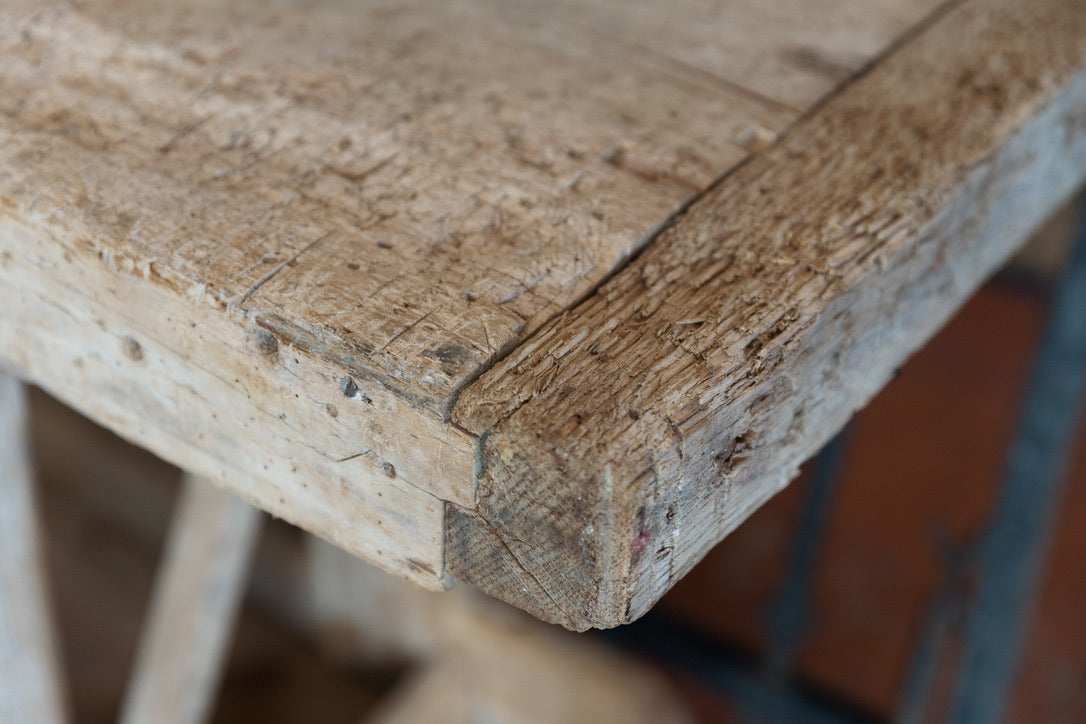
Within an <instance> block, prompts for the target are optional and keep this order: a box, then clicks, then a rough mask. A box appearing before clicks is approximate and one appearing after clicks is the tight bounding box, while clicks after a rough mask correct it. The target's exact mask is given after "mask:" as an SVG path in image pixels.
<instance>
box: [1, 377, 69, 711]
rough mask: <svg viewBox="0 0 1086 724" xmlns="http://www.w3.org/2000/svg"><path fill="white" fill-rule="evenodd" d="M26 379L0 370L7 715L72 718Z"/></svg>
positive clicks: (4, 699) (3, 658) (3, 648)
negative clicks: (34, 473) (36, 491)
mask: <svg viewBox="0 0 1086 724" xmlns="http://www.w3.org/2000/svg"><path fill="white" fill-rule="evenodd" d="M44 565H45V556H44V555H43V553H42V550H41V548H40V545H39V538H38V528H37V518H36V515H35V510H34V496H33V489H32V482H31V465H30V454H29V444H28V440H27V436H26V396H25V391H24V390H23V386H22V383H20V382H19V381H18V380H17V379H15V378H14V377H11V376H8V375H5V374H4V373H3V372H2V371H0V722H44V723H46V724H48V722H62V721H65V720H66V718H67V717H66V712H65V708H66V707H65V703H64V700H65V696H64V687H63V685H62V683H61V678H60V667H59V665H58V663H57V662H58V660H59V658H58V656H57V644H56V637H55V635H54V633H53V628H52V618H51V615H50V612H51V607H50V606H49V600H48V596H47V592H46V576H45V567H44Z"/></svg>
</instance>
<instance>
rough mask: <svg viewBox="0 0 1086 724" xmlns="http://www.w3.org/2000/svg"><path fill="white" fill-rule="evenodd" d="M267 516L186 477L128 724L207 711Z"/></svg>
mask: <svg viewBox="0 0 1086 724" xmlns="http://www.w3.org/2000/svg"><path fill="white" fill-rule="evenodd" d="M260 518H261V513H260V511H259V510H258V509H256V508H254V507H252V506H250V505H248V504H247V503H245V502H243V501H241V500H240V499H238V498H236V497H234V496H232V495H230V494H229V493H225V492H223V491H221V490H220V489H218V488H216V487H214V486H212V485H211V484H209V483H207V482H205V481H203V480H199V479H197V478H193V477H186V479H185V484H184V487H183V489H182V493H181V499H180V501H179V503H178V508H177V511H176V512H175V513H174V518H173V523H172V527H171V530H170V534H169V539H168V540H167V543H166V552H165V556H164V559H163V562H162V563H161V564H160V568H159V572H158V579H157V581H156V582H155V590H154V594H153V596H152V599H151V607H150V612H149V614H148V617H147V620H146V623H145V624H144V630H143V634H142V638H141V641H140V646H139V651H138V653H137V656H136V663H135V667H134V669H133V674H132V679H131V680H130V682H129V688H128V692H127V694H126V696H125V702H124V709H123V714H122V717H121V721H122V722H123V724H144V723H146V722H155V723H156V724H196V723H197V722H201V721H204V720H205V719H206V717H207V715H208V713H209V710H210V705H211V703H212V702H213V700H214V695H215V692H216V690H217V688H218V681H219V675H220V672H221V669H222V664H223V661H224V659H225V655H226V652H227V650H228V646H229V642H230V639H231V636H230V634H231V631H232V629H233V624H234V620H235V618H236V615H237V611H238V608H239V606H240V604H241V599H242V594H243V593H244V591H245V584H246V582H247V580H248V576H249V565H250V562H251V559H252V554H253V549H254V547H255V543H256V540H257V534H258V532H259V529H260Z"/></svg>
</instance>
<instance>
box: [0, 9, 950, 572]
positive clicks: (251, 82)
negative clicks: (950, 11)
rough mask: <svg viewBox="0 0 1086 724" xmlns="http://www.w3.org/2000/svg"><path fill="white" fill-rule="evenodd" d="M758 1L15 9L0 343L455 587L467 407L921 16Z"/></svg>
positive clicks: (4, 73) (14, 356)
mask: <svg viewBox="0 0 1086 724" xmlns="http://www.w3.org/2000/svg"><path fill="white" fill-rule="evenodd" d="M763 5H764V4H762V3H756V2H742V3H734V4H730V5H728V4H726V5H722V6H717V5H714V4H712V3H706V2H703V1H702V0H684V2H683V3H682V4H681V7H677V8H676V9H675V10H676V11H675V12H673V13H670V14H665V15H664V16H661V15H660V13H659V11H658V10H654V9H653V7H652V6H651V4H645V3H640V4H638V5H636V6H635V5H630V6H627V5H626V4H625V3H618V2H610V3H608V2H588V1H587V0H586V1H584V2H566V3H565V4H564V5H563V12H561V13H555V12H552V11H551V10H550V9H544V7H543V6H540V5H538V4H536V3H530V2H513V3H509V2H493V1H491V0H475V1H473V2H456V3H446V2H426V1H425V0H414V1H412V0H401V1H399V2H384V3H371V4H365V5H361V6H360V5H358V4H350V3H337V2H328V3H319V4H312V3H301V2H283V3H276V4H267V3H262V2H257V0H245V1H243V2H226V1H225V0H185V1H184V2H179V3H169V4H162V3H154V2H150V0H93V1H92V2H82V3H79V4H78V5H75V4H64V3H58V4H51V5H47V6H42V5H41V4H40V3H38V2H36V0H11V1H10V2H5V3H4V5H3V7H2V8H0V168H3V169H4V171H3V173H2V174H0V302H2V304H3V309H4V310H5V313H4V314H3V316H2V318H0V354H2V355H4V356H6V357H8V358H9V359H10V360H12V361H13V362H14V363H15V364H16V366H17V367H18V368H20V369H21V370H22V371H23V373H24V374H27V375H28V376H30V377H31V378H32V379H34V380H35V381H36V382H38V383H39V384H41V385H42V386H44V387H45V388H47V389H48V390H49V391H50V392H51V393H52V394H54V395H55V396H57V397H59V398H60V399H62V400H64V401H66V402H68V403H69V404H71V405H73V406H75V407H76V408H77V409H79V410H81V411H83V412H84V413H86V414H88V415H89V416H91V417H92V418H94V419H96V420H98V421H100V422H102V423H103V424H106V425H108V426H109V427H110V428H112V429H113V430H115V431H116V432H118V433H120V434H122V435H123V436H125V437H126V438H128V439H129V440H132V441H134V442H138V443H139V444H141V445H143V446H145V447H147V448H149V449H151V450H152V451H154V452H155V453H157V454H159V455H161V456H162V457H164V458H166V459H168V460H170V461H171V462H174V463H176V464H178V465H180V466H182V467H184V468H185V469H187V470H189V471H191V472H193V473H196V474H199V475H201V476H204V477H207V478H208V479H211V480H214V481H215V482H216V483H217V484H219V485H225V486H227V487H229V488H231V489H232V490H235V491H236V492H238V493H239V494H241V495H243V496H244V497H245V498H246V499H247V500H249V501H251V502H253V503H255V504H258V505H259V506H261V507H262V508H264V509H266V510H269V511H271V512H272V513H274V514H275V515H278V516H281V517H284V518H287V519H288V520H291V521H292V522H294V523H297V524H299V525H302V526H304V527H305V528H307V529H309V530H311V531H314V532H316V533H318V534H320V535H322V536H324V537H326V538H327V539H329V540H330V541H332V542H334V543H336V544H337V545H339V546H341V547H343V548H345V549H347V550H349V551H351V552H353V553H355V554H356V555H360V556H363V557H365V558H367V559H369V560H372V561H375V562H377V563H379V564H380V565H382V566H383V567H385V568H386V569H388V570H391V571H394V572H396V573H398V574H400V575H402V576H405V577H408V578H411V579H413V580H415V581H416V582H418V583H421V584H422V585H425V586H429V587H443V586H446V585H448V584H449V582H450V579H449V578H448V577H447V576H445V575H444V559H443V545H444V505H445V502H446V501H450V502H454V503H456V504H458V505H460V506H462V507H465V508H470V507H472V506H473V505H474V502H475V492H476V480H475V464H476V462H477V461H476V459H475V448H476V439H475V437H474V436H473V435H470V434H468V433H466V432H465V431H463V430H460V429H459V428H458V427H457V426H455V425H451V424H448V422H447V421H446V419H445V418H446V417H447V416H448V414H449V409H450V407H451V405H452V404H453V403H454V402H455V399H456V395H457V392H458V390H459V389H461V388H462V387H463V386H464V385H465V384H467V383H468V382H470V380H472V379H474V378H475V377H476V376H477V375H478V374H479V373H480V372H481V371H483V370H484V369H486V368H487V367H488V366H489V365H490V364H492V363H493V361H494V360H495V359H497V358H499V357H500V356H502V355H504V354H506V353H507V352H508V351H509V350H510V349H511V348H512V347H513V346H515V344H516V343H517V342H519V341H521V340H523V339H525V338H526V337H527V336H528V335H529V334H530V333H531V332H532V331H533V330H535V329H537V328H538V327H539V326H540V325H541V324H543V323H544V322H545V321H546V320H548V319H550V318H551V317H553V316H554V315H556V314H559V313H561V312H562V311H563V310H564V309H565V308H567V307H568V306H570V305H571V304H573V303H574V302H576V301H577V300H578V299H579V298H581V297H583V296H584V295H585V294H587V293H588V292H590V291H591V290H592V289H593V288H594V287H595V285H597V284H598V283H599V282H600V281H602V280H603V279H604V278H606V276H607V275H608V274H609V273H611V271H612V270H613V269H614V268H615V267H616V265H618V264H620V263H621V262H622V260H623V259H625V258H627V257H628V255H629V254H630V253H631V252H632V251H634V250H635V249H637V248H639V247H640V246H641V245H643V244H644V243H645V241H646V240H647V239H648V238H650V234H651V232H652V231H653V230H654V228H656V227H657V226H658V225H659V224H660V223H661V222H662V221H663V220H664V219H665V218H666V217H667V216H668V215H669V214H670V213H671V212H673V211H675V210H676V209H678V208H680V207H681V205H682V204H683V203H685V202H686V201H687V200H688V199H689V198H690V197H691V196H692V195H693V194H695V193H696V192H698V191H700V190H701V189H703V188H704V187H705V186H706V185H708V184H709V183H710V182H711V181H712V180H713V179H715V178H716V177H717V176H718V175H720V174H721V173H723V172H724V171H725V170H726V169H728V168H729V167H731V166H733V165H734V164H736V163H738V162H740V161H741V160H742V159H744V158H746V157H747V156H748V155H749V154H750V153H751V152H752V151H757V150H758V149H760V148H762V147H764V146H765V144H767V143H769V142H770V141H771V140H772V139H773V138H774V137H775V136H776V135H777V134H778V133H779V132H780V131H781V130H782V129H784V128H786V127H787V126H788V125H789V124H790V123H791V122H793V121H794V119H795V118H796V117H797V115H798V114H799V113H800V112H801V111H802V110H805V109H807V108H809V107H810V103H811V102H813V99H817V98H820V97H822V96H823V95H824V94H825V93H827V92H828V91H830V90H831V89H832V88H834V87H835V86H836V84H839V83H840V82H842V80H843V79H844V78H845V77H846V76H847V75H848V74H849V73H850V72H852V71H854V70H856V69H857V68H860V67H862V66H863V64H864V63H867V62H869V61H870V60H871V59H872V58H873V57H874V56H875V54H877V53H878V52H880V51H882V50H883V49H885V48H886V47H887V46H888V45H889V44H890V43H891V41H893V40H894V39H895V38H897V37H898V36H900V35H901V33H902V32H904V31H905V30H906V29H907V28H909V27H910V26H911V25H912V24H914V23H916V22H917V21H918V20H919V19H921V18H922V17H924V16H925V15H926V14H927V13H928V12H929V11H930V10H931V8H932V7H933V6H934V0H892V1H889V2H885V3H881V4H880V5H879V7H878V9H877V11H875V10H873V9H871V8H870V7H869V3H867V2H864V1H862V0H849V2H819V3H816V4H815V5H812V6H811V9H809V10H805V11H800V10H799V9H797V8H796V7H792V6H791V5H789V6H788V7H786V6H785V5H781V6H780V7H779V8H775V9H774V8H765V7H763ZM678 10H682V12H678ZM695 17H696V18H697V19H698V21H697V22H696V23H695V22H690V21H688V20H686V19H685V18H695ZM754 38H758V39H759V41H758V42H752V39H754ZM668 48H670V49H671V50H668Z"/></svg>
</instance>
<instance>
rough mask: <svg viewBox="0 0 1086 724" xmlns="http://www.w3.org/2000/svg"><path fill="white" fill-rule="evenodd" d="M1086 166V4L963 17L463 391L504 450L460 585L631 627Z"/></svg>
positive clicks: (927, 33) (706, 203)
mask: <svg viewBox="0 0 1086 724" xmlns="http://www.w3.org/2000/svg"><path fill="white" fill-rule="evenodd" d="M1084 175H1086V4H1084V3H1083V2H1081V0H1030V1H1023V0H972V1H967V2H963V3H961V4H960V5H959V6H958V7H957V8H956V9H953V10H952V11H950V12H949V14H947V15H946V16H945V17H942V18H940V19H939V20H938V21H937V22H935V23H933V24H932V25H931V26H930V27H928V28H927V29H925V30H924V31H923V32H922V33H920V34H919V35H918V37H916V38H914V39H913V40H912V41H910V42H908V43H906V44H905V45H904V47H902V48H901V49H900V50H898V51H897V52H896V53H894V54H893V55H891V56H890V57H889V58H887V59H885V60H884V61H883V62H882V63H880V64H878V65H877V66H876V67H875V68H874V69H873V70H872V71H871V72H870V73H869V74H868V75H867V76H865V77H863V78H861V79H860V80H858V81H856V82H855V83H854V84H852V85H851V86H849V87H848V88H847V89H846V90H845V91H844V92H842V93H841V94H840V95H838V96H837V97H835V98H833V99H832V100H831V101H829V102H828V103H827V104H826V105H824V106H823V107H822V108H820V109H819V111H818V112H817V113H815V114H813V115H812V116H810V117H808V118H807V119H806V120H805V121H804V122H802V123H801V124H799V125H798V126H797V127H796V128H795V129H793V130H792V131H791V132H790V133H789V135H788V136H787V137H786V138H785V139H783V141H782V142H781V143H780V144H779V145H777V146H775V147H773V148H771V149H770V150H768V151H767V152H766V153H765V154H764V155H761V156H759V157H756V158H754V159H752V160H751V161H750V162H749V163H747V164H746V165H744V166H743V167H742V168H740V169H738V170H737V171H736V172H735V173H734V174H732V175H731V176H730V177H728V178H727V179H725V180H724V181H723V182H722V183H721V184H720V185H719V186H718V187H717V188H715V189H713V190H711V191H710V192H709V193H707V194H706V195H705V197H704V198H703V199H701V200H700V201H698V202H697V203H696V204H694V205H693V206H692V207H691V209H690V210H689V212H688V213H686V214H685V215H684V216H683V217H682V218H680V219H679V220H678V221H677V222H676V224H675V225H674V227H673V228H671V229H668V230H667V231H666V232H665V233H663V234H662V235H661V236H660V238H659V239H657V240H656V241H655V242H654V243H653V244H651V245H650V246H649V247H648V249H647V250H646V252H645V253H644V254H643V255H641V256H640V257H639V258H638V259H636V260H635V261H634V262H633V263H631V264H630V265H629V266H628V267H627V268H626V269H624V270H622V272H621V273H620V274H618V275H617V276H615V277H614V278H613V279H612V280H610V281H609V282H608V283H607V284H605V285H604V286H603V287H602V288H601V289H600V290H599V292H598V293H596V294H595V295H593V296H592V297H591V298H590V299H588V300H587V301H586V302H585V303H583V304H582V305H580V306H579V307H577V308H576V309H574V310H573V311H572V312H570V313H569V314H567V315H565V316H564V317H563V318H561V319H559V320H556V321H555V322H554V323H552V324H550V325H548V326H547V327H546V328H545V329H544V330H543V331H542V332H541V333H540V334H538V335H537V336H536V337H535V338H534V339H532V340H530V341H529V342H527V343H526V344H524V345H522V346H521V347H519V348H518V349H517V350H515V351H514V352H513V353H512V354H511V355H510V356H509V357H508V358H507V359H505V360H504V361H502V362H501V363H500V364H498V365H497V366H495V367H494V368H493V369H491V370H489V371H488V372H487V373H486V374H484V375H483V376H482V377H481V378H480V380H479V381H478V382H477V383H475V384H474V385H473V386H471V387H470V388H468V389H467V390H465V392H464V394H463V395H462V396H461V398H460V403H459V405H458V407H457V408H456V410H455V411H454V419H455V420H456V421H457V422H458V423H460V424H461V425H463V426H464V427H465V428H466V429H468V430H470V431H472V432H474V433H476V434H479V435H485V436H486V437H485V438H484V439H485V443H484V449H483V452H482V462H481V466H480V467H481V470H482V475H481V477H480V493H479V503H478V506H477V508H476V509H475V510H467V509H460V508H458V507H456V506H452V505H450V506H449V521H448V525H449V531H448V533H447V543H446V550H447V553H446V565H447V567H448V569H449V571H450V572H451V573H452V574H453V575H455V576H459V577H461V578H463V579H465V580H468V581H471V582H473V583H476V584H477V585H479V586H480V587H482V588H483V589H484V590H487V591H490V592H492V593H494V594H495V595H498V596H500V597H502V598H504V599H506V600H508V601H511V602H514V603H515V604H516V605H518V606H520V607H523V608H526V609H528V610H531V611H534V612H536V613H537V614H538V615H540V616H542V617H544V618H546V619H548V620H552V621H557V622H560V623H562V624H564V625H566V626H570V627H575V628H585V627H588V626H612V625H616V624H619V623H622V622H625V621H629V620H631V619H633V618H636V617H637V616H639V615H640V614H642V613H643V612H644V611H645V610H647V609H648V607H649V606H651V605H652V603H653V602H655V601H656V600H657V599H658V598H659V597H660V596H661V595H662V594H663V593H664V592H665V591H666V590H667V589H668V588H669V587H670V586H671V585H672V583H673V582H674V581H675V580H676V579H677V578H679V577H680V576H682V575H683V574H684V573H685V572H686V571H687V570H689V568H690V567H691V566H692V565H693V564H694V563H695V562H697V560H698V559H699V558H700V557H701V556H702V555H703V554H704V552H705V551H706V550H707V549H708V548H709V547H710V546H711V545H713V544H714V543H715V542H716V541H718V540H719V539H720V538H721V537H722V536H723V535H725V534H726V533H727V532H728V531H730V530H732V529H733V528H734V527H735V526H737V525H738V524H739V523H740V522H741V521H742V520H743V519H744V518H745V517H746V516H747V515H749V514H750V512H751V511H752V510H753V509H755V508H756V507H757V506H758V505H760V504H761V503H762V502H764V501H765V500H766V499H767V498H768V497H769V496H771V495H772V494H773V493H774V492H776V491H777V490H779V489H780V488H781V487H782V486H783V485H785V484H786V483H787V481H788V480H789V479H790V478H791V477H792V476H793V475H794V472H795V470H796V467H797V466H798V464H799V463H800V462H801V461H802V460H804V459H805V458H807V457H808V456H809V455H811V454H812V453H813V452H814V451H815V450H816V449H817V448H818V447H819V446H820V445H821V444H822V443H824V442H825V441H826V440H827V439H828V438H829V437H830V436H831V435H832V434H833V433H834V431H836V430H837V429H838V428H840V427H841V425H842V424H843V423H844V422H845V421H846V420H847V419H848V417H849V416H850V415H851V414H852V412H853V411H854V410H855V409H856V408H857V407H859V406H861V405H863V404H864V403H865V402H866V401H867V400H868V399H869V398H870V397H871V396H872V395H873V394H874V393H875V392H876V391H877V390H878V389H879V388H880V387H881V386H882V385H883V384H885V382H886V381H887V380H888V379H889V378H890V377H891V376H892V373H893V370H894V369H895V367H896V366H898V365H899V364H900V363H901V362H902V361H903V360H904V359H905V358H906V357H907V356H908V354H909V353H910V352H911V351H913V350H914V349H916V348H917V347H918V346H919V345H920V344H922V343H923V342H924V340H926V339H927V338H928V337H929V336H930V335H931V334H932V333H933V332H934V331H935V330H936V329H937V328H938V327H939V326H940V325H941V324H942V323H943V321H944V320H945V319H946V318H947V317H948V316H949V315H950V314H951V313H952V312H953V311H954V310H955V309H956V308H957V307H958V305H959V304H960V303H961V302H962V301H963V300H964V299H965V298H967V297H968V295H969V294H970V293H971V292H972V291H973V290H974V289H975V288H976V286H977V285H978V284H979V283H980V282H981V281H982V280H984V279H985V278H986V277H987V276H988V275H989V274H990V273H991V272H992V271H993V270H994V269H995V268H997V267H998V266H999V264H1000V263H1001V262H1002V261H1003V260H1005V259H1006V258H1007V256H1008V255H1009V254H1010V253H1011V252H1012V251H1013V250H1014V249H1015V247H1016V246H1017V245H1018V244H1020V243H1021V242H1022V241H1024V240H1025V238H1026V237H1027V235H1028V233H1029V232H1030V231H1031V229H1032V228H1033V227H1034V226H1036V225H1037V224H1038V223H1039V222H1040V221H1042V220H1043V219H1044V217H1045V216H1046V214H1047V213H1048V212H1049V211H1050V210H1052V209H1053V208H1055V207H1056V206H1057V205H1058V204H1059V203H1060V202H1061V201H1062V200H1063V199H1064V198H1065V197H1066V196H1067V195H1068V194H1069V193H1070V192H1071V191H1072V190H1073V189H1074V188H1075V186H1076V185H1077V184H1079V183H1080V182H1081V181H1082V180H1083V177H1084ZM902 495H903V496H907V495H908V491H902ZM894 504H895V503H894V502H893V501H887V505H888V506H893V505H894Z"/></svg>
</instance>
